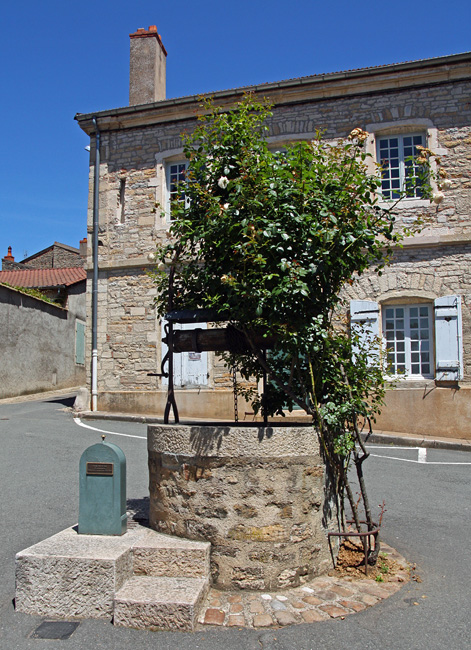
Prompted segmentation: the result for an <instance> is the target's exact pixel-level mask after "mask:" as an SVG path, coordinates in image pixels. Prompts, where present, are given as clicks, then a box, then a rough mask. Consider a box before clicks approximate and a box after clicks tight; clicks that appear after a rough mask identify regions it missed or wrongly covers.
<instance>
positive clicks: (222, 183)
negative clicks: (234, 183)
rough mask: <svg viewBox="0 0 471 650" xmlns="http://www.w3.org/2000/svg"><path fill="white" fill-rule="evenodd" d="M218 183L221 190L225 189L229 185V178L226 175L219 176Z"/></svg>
mask: <svg viewBox="0 0 471 650" xmlns="http://www.w3.org/2000/svg"><path fill="white" fill-rule="evenodd" d="M218 185H219V187H220V188H221V190H225V189H226V187H227V186H228V185H229V179H228V178H227V176H221V178H220V179H219V180H218Z"/></svg>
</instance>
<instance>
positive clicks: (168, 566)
mask: <svg viewBox="0 0 471 650" xmlns="http://www.w3.org/2000/svg"><path fill="white" fill-rule="evenodd" d="M210 546H211V545H210V544H209V543H208V542H194V541H191V540H187V539H180V538H178V537H170V536H169V535H162V534H160V533H156V532H154V531H149V533H148V534H147V535H146V536H145V537H144V538H143V539H142V540H140V541H139V542H138V543H137V544H136V545H135V546H134V547H133V557H134V574H135V575H147V576H168V577H177V576H180V577H188V578H202V577H205V576H207V575H209V551H210Z"/></svg>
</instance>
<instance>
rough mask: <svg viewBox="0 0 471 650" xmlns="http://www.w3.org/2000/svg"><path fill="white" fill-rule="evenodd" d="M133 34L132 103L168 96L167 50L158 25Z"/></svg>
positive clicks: (132, 104) (130, 95)
mask: <svg viewBox="0 0 471 650" xmlns="http://www.w3.org/2000/svg"><path fill="white" fill-rule="evenodd" d="M129 37H130V39H131V59H130V67H129V105H130V106H135V105H136V104H150V103H151V102H158V101H161V100H162V99H165V83H166V57H167V51H166V49H165V47H164V46H163V43H162V39H161V38H160V34H159V33H158V32H157V27H156V26H155V25H151V26H150V27H149V29H144V28H142V27H141V28H140V29H138V30H137V32H135V33H134V34H129Z"/></svg>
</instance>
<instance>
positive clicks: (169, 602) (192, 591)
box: [113, 576, 209, 630]
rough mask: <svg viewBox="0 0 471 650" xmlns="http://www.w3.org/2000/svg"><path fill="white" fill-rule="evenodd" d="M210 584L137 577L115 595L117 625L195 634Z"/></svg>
mask: <svg viewBox="0 0 471 650" xmlns="http://www.w3.org/2000/svg"><path fill="white" fill-rule="evenodd" d="M208 589H209V581H208V580H207V579H204V578H169V577H155V576H134V577H132V578H130V579H129V580H128V581H127V582H126V583H125V584H124V586H123V587H122V588H121V589H120V590H119V591H118V592H117V593H116V596H115V601H114V619H113V622H114V625H118V626H121V627H131V628H136V629H139V630H193V629H194V626H195V623H196V620H197V616H198V613H199V610H200V608H201V605H202V603H203V601H204V599H205V597H206V595H207V592H208Z"/></svg>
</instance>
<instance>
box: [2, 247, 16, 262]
mask: <svg viewBox="0 0 471 650" xmlns="http://www.w3.org/2000/svg"><path fill="white" fill-rule="evenodd" d="M3 259H4V260H8V261H9V262H14V261H15V258H14V257H13V255H12V254H11V246H8V253H7V255H5V257H4V258H3Z"/></svg>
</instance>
